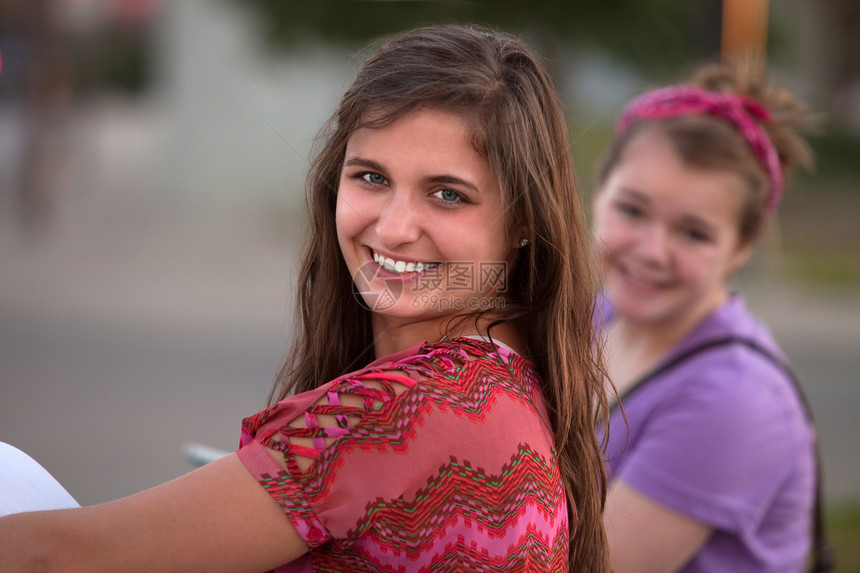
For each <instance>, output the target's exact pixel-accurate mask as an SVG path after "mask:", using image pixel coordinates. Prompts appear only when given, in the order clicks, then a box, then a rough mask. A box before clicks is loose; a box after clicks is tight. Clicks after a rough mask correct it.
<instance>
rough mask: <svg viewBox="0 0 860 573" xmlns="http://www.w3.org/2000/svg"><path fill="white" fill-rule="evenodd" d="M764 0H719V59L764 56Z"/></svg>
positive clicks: (765, 7) (765, 27)
mask: <svg viewBox="0 0 860 573" xmlns="http://www.w3.org/2000/svg"><path fill="white" fill-rule="evenodd" d="M767 12H768V0H723V23H722V26H723V33H722V47H721V51H722V58H723V61H730V60H737V59H739V58H749V57H754V58H761V59H762V60H763V59H764V57H765V52H766V48H767Z"/></svg>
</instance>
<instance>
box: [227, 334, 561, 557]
mask: <svg viewBox="0 0 860 573" xmlns="http://www.w3.org/2000/svg"><path fill="white" fill-rule="evenodd" d="M345 395H352V396H353V397H355V396H357V397H360V398H361V400H360V402H361V403H363V405H364V406H363V407H354V406H353V407H349V406H347V405H344V404H342V402H348V403H354V400H355V399H354V398H351V399H346V398H345ZM299 416H303V417H304V422H305V425H306V426H307V427H306V428H296V427H290V426H289V423H290V422H292V421H293V420H295V419H296V418H297V417H299ZM242 430H243V431H242V439H241V448H240V449H239V451H238V455H239V458H240V459H241V460H242V462H243V463H244V464H245V466H246V467H247V468H248V470H249V471H250V472H251V473H252V474H253V475H254V476H255V477H256V478H257V480H258V481H259V483H260V484H261V485H262V486H263V487H264V488H265V489H266V491H268V493H269V494H270V495H271V496H272V497H273V498H274V499H275V500H276V501H277V502H278V503H279V504H280V505H281V507H282V508H283V510H284V513H285V514H286V516H287V517H288V518H289V519H290V521H291V522H292V524H293V526H294V527H295V528H296V530H297V531H298V532H299V534H300V535H301V536H302V538H303V539H304V540H305V542H306V543H307V544H308V547H310V552H309V553H307V554H306V555H305V556H303V557H302V558H300V559H298V560H296V561H293V562H292V563H289V564H287V565H285V566H283V567H281V568H279V569H278V571H279V572H281V571H385V572H389V571H391V572H393V571H419V572H421V571H463V570H469V571H560V570H563V571H566V570H567V567H568V565H567V560H568V522H567V501H566V498H565V492H564V487H563V485H562V481H561V478H560V476H559V473H558V468H557V464H556V461H557V460H556V456H555V450H554V447H553V439H552V431H551V429H550V427H549V424H548V422H547V416H546V409H545V406H544V400H543V396H542V393H541V390H540V384H539V380H538V378H537V374H536V372H535V369H534V366H533V365H532V363H531V362H530V361H528V360H527V359H525V358H523V357H521V356H519V355H517V354H515V353H513V352H509V351H508V350H505V349H504V348H497V347H495V346H493V345H491V344H490V343H488V342H484V341H479V340H473V339H469V338H458V339H455V340H452V341H450V342H440V343H435V344H428V343H424V344H421V345H416V347H414V348H412V349H410V350H408V351H405V352H401V353H398V354H393V355H391V356H387V357H384V358H381V359H379V360H376V361H374V362H373V363H371V364H370V365H368V366H367V367H366V368H364V369H363V370H359V371H357V372H354V373H351V374H348V375H346V376H343V377H341V378H338V379H336V380H333V381H332V382H329V383H327V384H325V385H323V386H321V387H320V388H317V389H315V390H312V391H310V392H305V393H303V394H299V395H297V396H293V397H290V398H287V399H285V400H283V401H281V402H279V403H277V404H275V405H274V406H272V407H270V408H268V409H266V410H263V411H262V412H260V413H258V414H256V415H254V416H251V417H249V418H246V419H245V420H244V422H243V427H242ZM297 438H305V443H312V444H313V446H307V445H304V444H299V443H298V442H300V441H301V440H299V439H297ZM267 448H268V449H267ZM271 450H277V451H280V452H283V461H284V462H285V464H286V469H284V465H283V464H282V463H281V462H280V460H276V459H275V458H274V457H273V456H272V454H271ZM297 457H304V458H310V459H312V460H313V461H312V463H311V464H310V467H308V468H307V469H306V471H302V470H301V469H300V467H299V464H298V463H297V462H296V458H297Z"/></svg>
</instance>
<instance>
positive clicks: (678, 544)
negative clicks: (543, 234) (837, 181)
mask: <svg viewBox="0 0 860 573" xmlns="http://www.w3.org/2000/svg"><path fill="white" fill-rule="evenodd" d="M809 119H810V114H809V112H808V111H807V110H806V108H804V107H803V106H802V105H800V104H799V103H797V102H796V100H795V99H794V98H793V97H792V96H791V95H790V94H789V93H787V92H786V91H784V90H781V89H775V88H771V87H768V86H767V85H766V82H765V78H764V72H763V70H762V69H761V68H760V67H759V66H757V65H754V64H747V65H744V66H735V67H729V66H712V67H708V68H706V69H703V70H702V71H700V72H699V73H698V74H697V75H696V76H695V77H694V78H693V79H692V81H691V82H690V83H689V84H687V85H679V86H671V87H665V88H662V89H657V90H654V91H651V92H648V93H646V94H644V95H642V96H639V97H638V98H635V99H634V100H633V101H632V102H630V104H629V105H628V106H627V107H626V109H625V110H624V112H623V113H622V115H621V117H620V119H619V120H618V124H617V133H616V137H615V140H614V141H613V142H612V144H611V146H610V148H609V150H608V152H607V153H606V155H605V158H604V160H603V162H602V164H601V165H600V167H599V169H598V173H597V177H596V183H597V188H598V190H597V194H596V197H595V201H594V231H595V238H596V242H597V248H598V253H599V257H600V263H601V269H602V278H603V292H604V297H603V300H602V306H603V312H602V316H601V317H599V325H600V328H601V331H602V335H603V339H604V341H605V353H606V362H607V372H608V375H609V376H610V378H611V379H612V381H613V382H614V383H615V385H616V387H617V389H618V393H619V396H620V405H621V407H618V406H616V407H614V408H613V411H612V414H611V417H610V421H609V424H608V429H609V432H608V435H607V439H608V447H607V450H606V461H607V470H608V476H609V491H608V497H607V508H606V513H605V524H606V531H607V536H608V537H609V541H610V552H611V556H612V560H613V565H614V567H615V571H616V572H617V573H626V572H629V571H636V572H642V571H654V572H658V571H659V572H670V571H683V572H690V573H691V572H701V573H705V572H724V571H746V572H762V573H763V572H780V573H786V572H800V571H803V570H804V567H805V563H806V559H807V554H808V553H809V552H810V550H811V549H812V543H811V537H813V536H811V534H810V533H811V531H812V529H813V526H812V521H814V519H813V515H814V513H815V512H814V508H815V506H816V486H817V482H818V478H817V470H818V465H817V460H816V449H815V433H814V428H813V426H812V421H811V417H810V415H809V412H808V408H806V406H805V402H804V399H803V396H802V392H800V390H799V387H797V386H796V384H794V383H793V378H792V376H791V372H790V370H789V369H788V367H787V361H786V358H785V356H784V355H783V353H782V351H781V350H780V348H779V347H778V345H777V343H776V342H775V341H774V339H773V338H772V336H771V335H770V333H769V332H768V330H767V328H766V327H765V326H764V325H763V324H761V323H760V322H759V321H758V320H756V319H755V318H754V317H753V316H752V315H751V314H750V313H749V311H748V310H747V309H746V307H745V305H744V300H743V298H742V297H741V296H740V295H739V294H733V293H731V292H730V289H729V284H728V283H729V280H730V279H731V277H732V276H733V275H734V274H735V273H736V272H737V271H738V270H739V269H740V268H741V267H742V266H743V265H744V264H745V263H746V262H747V260H748V259H749V256H750V253H751V252H752V250H753V248H754V245H755V243H756V241H757V239H758V238H759V237H760V235H761V231H762V228H763V227H764V225H765V222H766V220H767V217H768V215H769V214H770V213H772V212H773V210H774V208H775V207H776V206H777V204H778V203H779V200H780V197H781V195H782V192H783V188H784V181H785V176H786V174H787V173H788V172H789V171H790V170H791V168H792V167H794V166H795V165H797V164H801V165H805V166H809V164H810V163H811V153H810V151H809V149H808V147H807V146H806V144H805V143H804V141H803V139H802V138H801V137H800V136H799V135H798V133H797V132H796V127H798V126H800V125H802V124H803V123H805V122H807V121H808V120H809Z"/></svg>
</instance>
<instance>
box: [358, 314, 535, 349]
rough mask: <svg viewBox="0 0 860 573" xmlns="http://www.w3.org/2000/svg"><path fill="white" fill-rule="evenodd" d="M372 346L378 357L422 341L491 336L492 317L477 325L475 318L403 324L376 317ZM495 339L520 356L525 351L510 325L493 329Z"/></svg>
mask: <svg viewBox="0 0 860 573" xmlns="http://www.w3.org/2000/svg"><path fill="white" fill-rule="evenodd" d="M372 320H373V323H372V324H373V345H374V353H375V354H376V357H377V358H379V357H381V356H386V355H388V354H394V353H395V352H401V351H403V350H406V349H407V348H411V347H412V346H414V345H416V344H418V343H419V342H423V341H425V340H426V341H427V342H437V341H440V340H451V339H454V338H457V337H460V336H470V335H479V336H483V337H488V331H487V327H488V326H489V324H490V323H491V322H492V321H493V317H482V318H480V319H478V321H477V323H476V321H475V319H474V318H472V317H462V318H454V319H451V317H444V318H442V319H435V320H432V321H421V322H414V321H413V322H408V323H403V322H399V321H397V320H394V319H390V318H388V317H381V316H379V315H374V316H373V319H372ZM492 335H493V339H494V340H496V339H498V340H499V341H501V342H504V343H505V344H507V345H508V346H510V347H512V348H513V349H514V350H515V351H516V352H517V353H521V352H522V350H523V344H522V340H521V337H520V336H519V333H518V332H517V330H516V329H515V328H514V327H513V326H512V325H510V324H509V323H502V324H500V325H497V326H494V327H493V330H492Z"/></svg>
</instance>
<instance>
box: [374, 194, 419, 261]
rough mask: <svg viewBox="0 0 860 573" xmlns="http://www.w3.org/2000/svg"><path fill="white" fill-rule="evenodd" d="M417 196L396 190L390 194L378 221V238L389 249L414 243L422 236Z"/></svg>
mask: <svg viewBox="0 0 860 573" xmlns="http://www.w3.org/2000/svg"><path fill="white" fill-rule="evenodd" d="M414 196H415V194H414V193H411V192H409V191H408V190H402V189H396V190H393V191H392V192H391V193H389V194H388V198H387V201H386V202H385V204H384V205H383V207H382V210H381V211H380V213H379V218H378V219H377V220H376V236H377V237H378V238H379V240H380V241H382V243H383V245H384V246H386V247H389V248H393V247H397V246H398V245H402V244H406V243H412V242H415V241H417V240H418V238H419V237H420V236H421V226H420V220H419V219H420V217H419V216H418V212H417V211H418V210H417V205H416V201H415V199H414Z"/></svg>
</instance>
